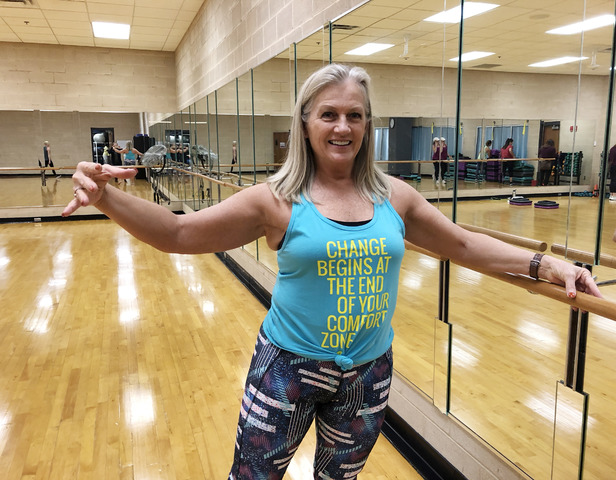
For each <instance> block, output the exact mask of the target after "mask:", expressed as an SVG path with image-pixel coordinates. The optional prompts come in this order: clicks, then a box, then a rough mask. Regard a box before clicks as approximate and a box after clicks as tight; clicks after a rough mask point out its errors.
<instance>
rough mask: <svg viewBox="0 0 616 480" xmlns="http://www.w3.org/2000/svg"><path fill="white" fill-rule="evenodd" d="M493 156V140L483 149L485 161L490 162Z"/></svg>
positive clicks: (487, 142) (488, 141)
mask: <svg viewBox="0 0 616 480" xmlns="http://www.w3.org/2000/svg"><path fill="white" fill-rule="evenodd" d="M491 156H492V140H487V141H486V144H485V146H484V147H483V156H482V157H481V158H482V159H483V160H488V159H489V158H490V157H491Z"/></svg>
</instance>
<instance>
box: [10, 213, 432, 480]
mask: <svg viewBox="0 0 616 480" xmlns="http://www.w3.org/2000/svg"><path fill="white" fill-rule="evenodd" d="M0 297H1V298H2V315H1V316H0V364H1V365H2V369H1V370H0V472H1V473H0V478H2V480H16V479H57V480H69V479H97V480H101V479H111V480H113V479H138V480H146V479H147V480H153V479H190V480H196V479H208V480H209V479H224V478H227V475H228V469H229V467H230V464H231V459H232V455H233V448H234V439H235V428H236V421H237V417H238V414H239V405H240V399H241V395H242V389H243V382H244V378H245V374H246V371H247V368H248V365H249V362H250V358H251V354H252V349H253V346H254V342H255V338H256V333H257V331H258V327H259V324H260V322H261V320H262V318H263V316H264V314H265V309H264V308H263V306H262V305H261V304H260V303H259V302H258V301H257V300H256V299H255V298H254V297H253V296H252V295H251V294H250V293H249V292H248V291H247V290H246V289H245V288H244V287H243V286H242V285H241V284H240V282H239V281H238V280H237V279H236V278H235V277H234V276H233V275H232V274H231V273H230V272H229V271H228V270H227V269H226V267H224V266H223V264H222V263H221V262H220V261H219V260H218V259H217V258H216V257H215V256H213V255H202V256H182V255H168V254H163V253H160V252H157V251H155V250H153V249H152V248H150V247H148V246H146V245H144V244H142V243H140V242H137V241H135V240H134V239H132V238H131V237H130V236H128V235H127V234H126V233H125V232H123V231H122V230H120V229H119V228H118V227H117V226H116V225H115V224H113V223H111V222H110V221H107V220H87V221H74V222H55V223H25V224H10V225H8V224H7V225H2V226H0ZM314 444H315V442H314V431H312V432H309V434H308V436H307V437H306V440H305V442H304V444H303V446H302V448H301V449H300V451H299V452H298V453H297V455H296V458H295V459H294V461H293V463H292V464H291V466H290V468H289V471H288V474H287V476H286V477H285V478H289V479H291V480H300V479H302V480H303V479H309V478H310V479H311V478H312V473H311V471H312V467H311V465H312V453H313V449H314ZM360 478H361V479H363V480H377V479H379V480H386V479H387V480H389V479H400V480H402V479H404V480H413V479H419V478H420V477H419V475H418V474H417V473H416V472H415V471H414V470H413V468H412V467H411V466H410V465H408V463H407V462H406V461H405V460H404V459H403V458H402V457H401V456H400V455H399V454H398V453H397V452H396V451H395V449H394V448H393V447H392V446H391V445H390V444H389V442H388V441H387V440H386V439H384V438H383V437H381V439H380V440H379V442H378V443H377V446H376V447H375V450H374V452H373V454H372V456H371V458H370V460H369V462H368V463H367V466H366V468H365V469H364V473H362V474H361V475H360Z"/></svg>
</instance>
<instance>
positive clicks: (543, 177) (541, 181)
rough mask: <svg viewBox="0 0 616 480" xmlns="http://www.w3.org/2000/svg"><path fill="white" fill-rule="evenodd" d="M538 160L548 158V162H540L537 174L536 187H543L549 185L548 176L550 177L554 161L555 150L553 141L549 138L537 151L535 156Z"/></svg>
mask: <svg viewBox="0 0 616 480" xmlns="http://www.w3.org/2000/svg"><path fill="white" fill-rule="evenodd" d="M537 157H539V158H549V159H550V160H540V161H539V165H538V167H539V169H538V172H537V186H545V185H548V184H549V183H550V176H551V175H552V166H553V165H554V162H555V159H556V148H554V140H552V139H551V138H550V139H548V140H547V142H545V144H544V145H542V146H541V148H540V149H539V153H538V154H537Z"/></svg>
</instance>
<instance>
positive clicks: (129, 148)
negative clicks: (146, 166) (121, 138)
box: [113, 140, 143, 166]
mask: <svg viewBox="0 0 616 480" xmlns="http://www.w3.org/2000/svg"><path fill="white" fill-rule="evenodd" d="M115 145H117V144H114V147H113V149H114V150H115V151H116V152H117V153H119V154H120V155H122V165H127V166H132V165H136V164H137V158H138V157H140V156H141V155H143V153H141V152H140V151H139V150H137V149H136V148H134V147H133V142H131V141H130V140H129V141H128V142H126V145H125V146H124V148H122V149H120V147H119V146H118V147H116V146H115Z"/></svg>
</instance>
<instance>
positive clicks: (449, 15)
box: [424, 2, 500, 23]
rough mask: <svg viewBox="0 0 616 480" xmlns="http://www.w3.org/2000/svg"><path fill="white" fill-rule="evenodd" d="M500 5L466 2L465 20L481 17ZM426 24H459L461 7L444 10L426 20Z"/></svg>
mask: <svg viewBox="0 0 616 480" xmlns="http://www.w3.org/2000/svg"><path fill="white" fill-rule="evenodd" d="M498 6H500V5H496V4H494V3H483V2H465V3H464V18H465V19H466V18H470V17H474V16H475V15H481V14H482V13H486V12H489V11H490V10H493V9H495V8H496V7H498ZM424 22H434V23H459V22H460V5H458V6H457V7H454V8H450V9H449V10H444V11H442V12H439V13H437V14H436V15H432V16H431V17H428V18H426V19H424Z"/></svg>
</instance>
